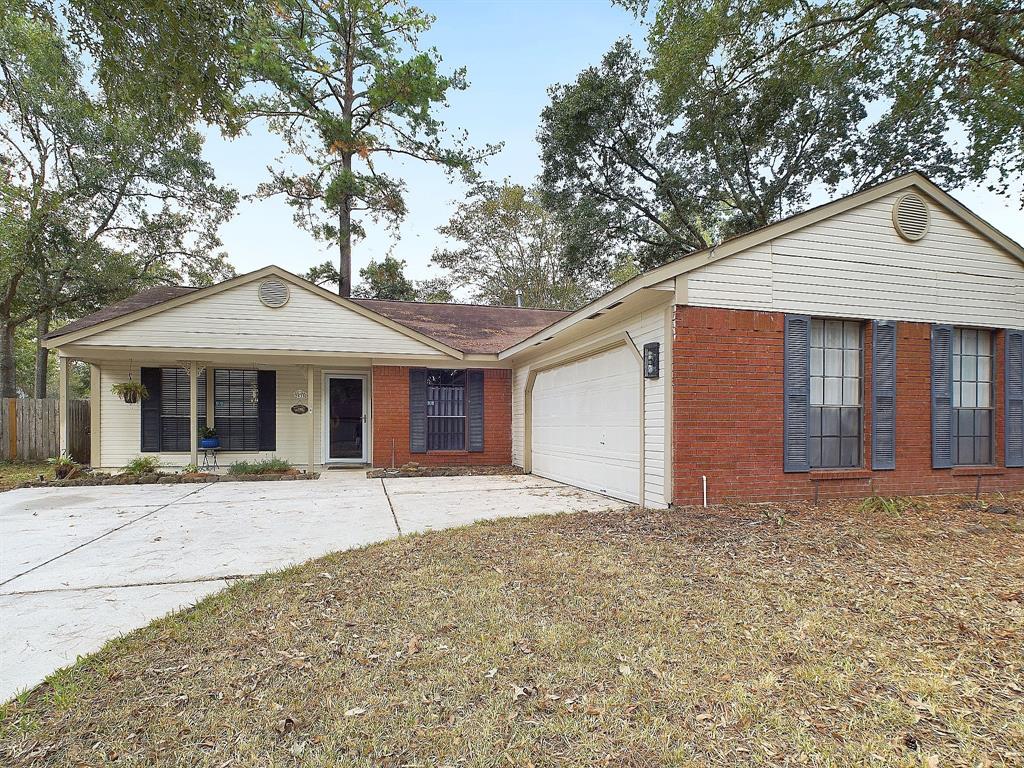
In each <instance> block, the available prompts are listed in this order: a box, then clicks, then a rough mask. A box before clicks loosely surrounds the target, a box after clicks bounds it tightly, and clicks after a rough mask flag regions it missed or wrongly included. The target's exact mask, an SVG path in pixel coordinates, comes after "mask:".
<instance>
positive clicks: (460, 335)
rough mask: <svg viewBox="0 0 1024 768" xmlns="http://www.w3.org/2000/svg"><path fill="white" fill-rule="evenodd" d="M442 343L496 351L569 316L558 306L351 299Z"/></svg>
mask: <svg viewBox="0 0 1024 768" xmlns="http://www.w3.org/2000/svg"><path fill="white" fill-rule="evenodd" d="M352 301H354V302H356V303H357V304H359V305H360V306H363V307H366V308H367V309H370V310H373V311H374V312H377V313H378V314H381V315H384V316H385V317H388V318H391V319H392V320H394V321H395V322H396V323H401V324H402V325H404V326H407V327H409V328H412V329H413V330H415V331H419V332H420V333H422V334H425V335H427V336H429V337H430V338H432V339H437V340H438V341H440V342H441V343H442V344H447V345H448V346H449V347H454V348H455V349H458V350H460V351H462V352H468V353H471V354H496V353H498V352H501V351H502V350H503V349H508V348H509V347H511V346H512V345H514V344H518V343H519V342H520V341H522V340H523V339H526V338H528V337H530V336H532V335H533V334H535V333H536V332H537V331H540V330H543V329H544V328H547V327H548V326H549V325H551V324H552V323H554V322H557V321H558V320H561V319H562V318H563V317H565V316H566V315H568V314H569V313H568V312H563V311H561V310H557V309H525V308H524V309H520V308H519V307H490V306H485V305H483V304H428V303H425V302H420V301H384V300H381V299H352Z"/></svg>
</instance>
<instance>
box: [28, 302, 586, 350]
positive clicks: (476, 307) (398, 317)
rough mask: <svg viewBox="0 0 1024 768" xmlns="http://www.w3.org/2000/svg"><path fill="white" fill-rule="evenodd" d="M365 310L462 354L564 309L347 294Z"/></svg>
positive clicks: (90, 321) (514, 335)
mask: <svg viewBox="0 0 1024 768" xmlns="http://www.w3.org/2000/svg"><path fill="white" fill-rule="evenodd" d="M196 290H199V289H197V288H192V287H189V286H184V285H162V286H158V287H156V288H148V289H146V290H145V291H140V292H139V293H136V294H135V295H134V296H129V297H128V298H127V299H123V300H122V301H119V302H117V303H115V304H111V305H110V306H107V307H103V308H102V309H99V310H97V311H95V312H92V313H90V314H88V315H85V316H84V317H81V318H79V319H78V320H75V321H73V322H70V323H68V324H67V325H64V326H62V327H60V328H58V329H57V330H55V331H53V332H51V333H49V334H47V336H46V338H47V339H54V338H58V337H60V336H65V335H67V334H70V333H75V332H77V331H81V330H84V329H86V328H91V327H93V326H95V325H99V324H100V323H104V322H106V321H108V320H115V319H117V318H119V317H123V316H125V315H129V314H131V313H133V312H137V311H139V310H143V309H149V308H150V307H155V306H156V305H158V304H162V303H164V302H165V301H170V300H171V299H176V298H178V297H179V296H184V295H185V294H188V293H192V292H193V291H196ZM351 301H352V302H353V303H355V304H358V305H359V306H361V307H363V308H364V309H367V310H369V311H370V312H373V313H376V314H378V315H383V316H384V317H386V318H388V319H390V320H392V321H394V322H396V323H399V324H401V325H403V326H405V327H407V328H411V329H412V330H414V331H417V332H419V333H422V334H423V335H425V336H429V337H430V338H432V339H435V340H436V341H439V342H441V343H442V344H445V345H447V346H450V347H453V348H454V349H457V350H460V351H461V352H464V353H467V354H496V353H498V352H500V351H501V350H503V349H505V348H507V347H510V346H512V345H513V344H516V343H518V342H520V341H522V340H523V339H525V338H527V337H528V336H531V335H532V334H534V333H536V332H537V331H540V330H543V329H544V328H546V327H547V326H549V325H551V324H552V323H554V322H556V321H557V320H561V319H562V318H563V317H565V316H566V315H568V314H569V313H568V312H563V311H560V310H550V309H529V308H520V307H492V306H485V305H482V304H435V303H428V302H421V301H385V300H382V299H351Z"/></svg>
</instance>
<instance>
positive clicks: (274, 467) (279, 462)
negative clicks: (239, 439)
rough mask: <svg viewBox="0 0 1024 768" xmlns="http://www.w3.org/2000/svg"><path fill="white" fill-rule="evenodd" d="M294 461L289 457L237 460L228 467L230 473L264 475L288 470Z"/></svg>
mask: <svg viewBox="0 0 1024 768" xmlns="http://www.w3.org/2000/svg"><path fill="white" fill-rule="evenodd" d="M291 468H292V463H291V462H290V461H288V460H287V459H279V458H276V457H275V458H271V459H262V460H260V461H236V462H235V463H234V464H232V465H231V466H230V467H228V474H229V475H263V474H267V473H269V472H287V471H288V470H289V469H291Z"/></svg>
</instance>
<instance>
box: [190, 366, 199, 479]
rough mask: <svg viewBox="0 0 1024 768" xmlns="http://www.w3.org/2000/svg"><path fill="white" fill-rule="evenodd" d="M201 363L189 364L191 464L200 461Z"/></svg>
mask: <svg viewBox="0 0 1024 768" xmlns="http://www.w3.org/2000/svg"><path fill="white" fill-rule="evenodd" d="M198 386H199V363H198V362H197V361H195V360H193V361H192V362H190V363H189V364H188V435H189V445H190V446H192V461H191V462H189V463H191V464H198V463H199V392H198V391H197V388H198Z"/></svg>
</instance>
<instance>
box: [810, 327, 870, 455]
mask: <svg viewBox="0 0 1024 768" xmlns="http://www.w3.org/2000/svg"><path fill="white" fill-rule="evenodd" d="M862 357H863V344H862V341H861V324H860V323H859V322H855V321H849V320H823V319H817V318H816V319H812V320H811V382H810V383H811V402H810V405H811V412H810V416H811V425H810V444H809V448H810V465H811V468H812V469H815V468H816V469H836V468H846V467H858V466H860V463H861V455H860V453H861V448H860V447H861V421H862V419H861V389H862V387H861V360H862Z"/></svg>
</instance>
